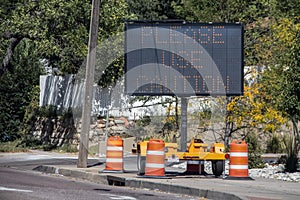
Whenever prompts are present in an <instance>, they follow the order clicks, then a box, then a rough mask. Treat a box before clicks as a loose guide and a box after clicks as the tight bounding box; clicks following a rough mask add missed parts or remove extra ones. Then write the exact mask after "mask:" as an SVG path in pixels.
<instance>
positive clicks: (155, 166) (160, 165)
mask: <svg viewBox="0 0 300 200" xmlns="http://www.w3.org/2000/svg"><path fill="white" fill-rule="evenodd" d="M146 167H149V168H164V167H165V165H164V164H155V163H146Z"/></svg>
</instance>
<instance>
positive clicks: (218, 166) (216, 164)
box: [211, 160, 224, 176]
mask: <svg viewBox="0 0 300 200" xmlns="http://www.w3.org/2000/svg"><path fill="white" fill-rule="evenodd" d="M211 167H212V172H213V174H214V175H215V176H221V175H222V173H223V171H224V161H223V160H213V161H211Z"/></svg>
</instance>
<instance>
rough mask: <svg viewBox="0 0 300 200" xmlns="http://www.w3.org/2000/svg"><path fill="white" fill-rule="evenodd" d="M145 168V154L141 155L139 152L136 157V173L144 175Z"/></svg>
mask: <svg viewBox="0 0 300 200" xmlns="http://www.w3.org/2000/svg"><path fill="white" fill-rule="evenodd" d="M145 168H146V156H141V154H140V153H139V154H138V157H137V169H138V175H144V174H145Z"/></svg>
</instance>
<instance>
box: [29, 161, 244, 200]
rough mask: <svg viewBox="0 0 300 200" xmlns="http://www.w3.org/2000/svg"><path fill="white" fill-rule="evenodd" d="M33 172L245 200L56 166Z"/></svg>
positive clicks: (194, 194)
mask: <svg viewBox="0 0 300 200" xmlns="http://www.w3.org/2000/svg"><path fill="white" fill-rule="evenodd" d="M33 170H36V171H40V172H44V173H50V174H60V175H63V176H69V177H72V178H78V179H82V180H87V181H90V182H94V183H99V184H106V185H115V186H127V187H133V188H139V189H142V188H147V189H150V190H157V189H158V190H161V191H163V192H169V193H176V194H183V195H191V196H196V197H204V198H208V199H223V200H244V198H242V197H238V196H236V195H234V194H230V193H224V192H219V191H215V190H205V189H198V188H192V187H186V186H180V185H172V184H165V183H155V182H151V181H147V180H143V179H132V178H123V177H119V176H117V175H105V174H95V173H91V172H85V171H81V170H75V169H65V168H59V167H55V166H47V165H41V166H38V167H36V168H34V169H33Z"/></svg>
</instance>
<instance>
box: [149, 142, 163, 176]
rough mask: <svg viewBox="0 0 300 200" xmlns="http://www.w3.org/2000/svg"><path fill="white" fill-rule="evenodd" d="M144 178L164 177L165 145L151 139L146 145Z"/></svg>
mask: <svg viewBox="0 0 300 200" xmlns="http://www.w3.org/2000/svg"><path fill="white" fill-rule="evenodd" d="M145 176H151V177H164V176H165V143H164V141H163V140H155V139H151V140H150V141H149V142H148V143H147V152H146V169H145Z"/></svg>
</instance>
